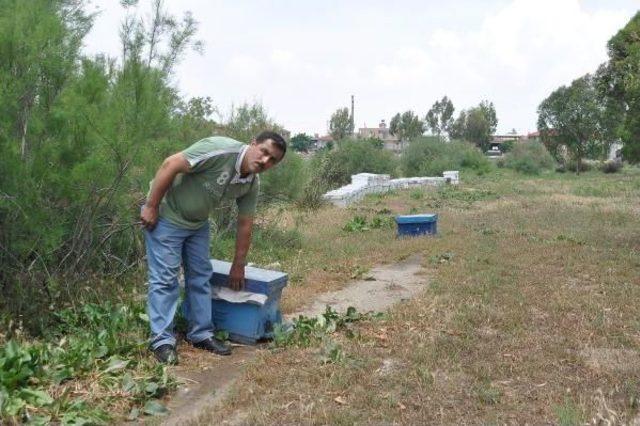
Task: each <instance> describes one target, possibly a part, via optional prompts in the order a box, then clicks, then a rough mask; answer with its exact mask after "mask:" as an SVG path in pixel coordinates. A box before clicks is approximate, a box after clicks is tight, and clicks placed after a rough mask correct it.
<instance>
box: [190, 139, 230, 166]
mask: <svg viewBox="0 0 640 426" xmlns="http://www.w3.org/2000/svg"><path fill="white" fill-rule="evenodd" d="M238 152H239V148H238V147H234V146H225V145H224V144H219V143H216V141H215V140H212V139H202V140H199V141H198V142H196V143H194V144H193V145H191V146H190V147H189V148H187V149H185V150H184V151H182V154H183V155H184V157H185V158H186V159H187V161H188V162H189V166H190V167H191V172H192V173H198V172H202V171H204V170H208V169H210V168H211V167H214V166H215V165H216V164H219V162H220V161H224V160H223V159H224V158H227V157H226V154H237V153H238Z"/></svg>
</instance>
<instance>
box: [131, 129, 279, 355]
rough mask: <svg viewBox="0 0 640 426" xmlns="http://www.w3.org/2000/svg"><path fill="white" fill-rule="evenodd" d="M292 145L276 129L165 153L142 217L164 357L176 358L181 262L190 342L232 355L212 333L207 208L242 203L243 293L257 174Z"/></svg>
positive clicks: (155, 328)
mask: <svg viewBox="0 0 640 426" xmlns="http://www.w3.org/2000/svg"><path fill="white" fill-rule="evenodd" d="M286 150H287V145H286V143H285V141H284V139H283V138H282V136H280V135H279V134H277V133H275V132H262V133H260V134H259V135H258V136H257V137H256V138H255V139H254V140H253V141H251V143H250V144H249V145H245V144H243V143H241V142H238V141H236V140H233V139H230V138H226V137H210V138H206V139H202V140H201V141H198V142H196V143H195V144H193V145H192V146H190V147H189V148H187V149H185V150H184V151H182V152H178V153H176V154H174V155H171V156H169V157H167V158H166V159H165V160H164V162H163V163H162V166H160V168H159V169H158V171H157V172H156V175H155V178H154V179H153V181H152V182H151V189H150V190H149V194H148V197H147V201H146V203H145V205H144V206H143V207H142V210H141V213H140V219H141V221H142V225H143V226H144V227H145V231H144V234H145V243H146V249H147V263H148V269H149V294H148V301H147V307H148V312H149V321H150V323H151V344H150V348H151V350H152V351H153V353H154V355H155V357H156V358H157V359H158V361H160V362H162V363H167V364H175V363H177V361H178V357H177V352H176V339H175V336H174V334H173V318H174V315H175V313H176V308H177V304H178V295H179V287H178V272H179V269H180V265H181V264H182V265H183V268H184V278H185V304H186V305H187V307H188V311H189V314H188V317H189V318H188V320H189V329H188V333H187V340H188V341H189V342H191V344H193V346H195V347H196V348H200V349H204V350H207V351H210V352H214V353H217V354H220V355H229V354H230V353H231V350H230V348H229V347H228V346H227V345H225V344H224V343H223V342H221V341H219V340H216V339H215V338H214V336H213V331H214V330H213V324H212V321H211V296H210V286H209V279H210V277H211V274H212V272H213V271H212V270H211V263H210V262H209V240H210V236H209V222H208V218H209V213H210V212H211V211H212V209H214V208H216V207H218V206H219V205H220V202H221V201H222V200H225V199H235V200H236V203H237V205H238V227H237V233H236V248H235V256H234V259H233V263H232V266H231V270H230V272H229V283H230V286H231V288H232V289H234V290H239V289H241V288H242V287H243V285H244V267H245V261H246V257H247V252H248V251H249V245H250V244H251V230H252V227H253V215H254V214H255V211H256V202H257V199H258V190H259V187H260V180H259V178H258V176H257V174H258V173H261V172H263V171H265V170H267V169H269V168H271V167H273V166H274V165H275V164H277V163H279V162H280V160H282V158H283V157H284V155H285V153H286Z"/></svg>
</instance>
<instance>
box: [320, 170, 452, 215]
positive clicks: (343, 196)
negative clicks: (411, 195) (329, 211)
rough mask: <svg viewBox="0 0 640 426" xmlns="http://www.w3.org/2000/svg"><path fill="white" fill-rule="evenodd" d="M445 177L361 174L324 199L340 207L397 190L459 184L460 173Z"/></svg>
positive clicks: (448, 173) (326, 195) (329, 193)
mask: <svg viewBox="0 0 640 426" xmlns="http://www.w3.org/2000/svg"><path fill="white" fill-rule="evenodd" d="M443 175H444V177H411V178H399V179H390V176H389V175H379V174H374V173H359V174H357V175H352V176H351V183H350V184H349V185H345V186H343V187H341V188H338V189H334V190H333V191H329V192H327V193H326V194H324V196H323V197H324V199H325V200H327V201H329V202H330V203H333V204H335V205H337V206H340V207H345V206H348V205H349V204H351V203H353V202H356V201H358V200H360V199H362V197H364V196H365V195H366V194H377V193H381V192H388V191H391V190H395V189H408V188H416V187H421V186H439V185H444V184H445V183H451V184H454V185H457V184H458V182H459V181H458V172H457V171H446V172H444V173H443Z"/></svg>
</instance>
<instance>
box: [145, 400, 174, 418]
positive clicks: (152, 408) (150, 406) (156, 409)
mask: <svg viewBox="0 0 640 426" xmlns="http://www.w3.org/2000/svg"><path fill="white" fill-rule="evenodd" d="M144 413H145V414H149V415H151V416H166V415H167V414H169V410H167V407H165V406H164V405H163V404H161V403H160V402H159V401H158V400H157V399H152V400H150V401H147V403H146V404H144Z"/></svg>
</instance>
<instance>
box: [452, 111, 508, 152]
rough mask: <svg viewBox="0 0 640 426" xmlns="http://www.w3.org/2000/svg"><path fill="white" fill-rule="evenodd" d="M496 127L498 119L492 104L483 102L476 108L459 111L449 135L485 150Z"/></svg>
mask: <svg viewBox="0 0 640 426" xmlns="http://www.w3.org/2000/svg"><path fill="white" fill-rule="evenodd" d="M497 126H498V117H497V115H496V109H495V107H494V106H493V102H489V101H486V100H484V101H482V102H480V104H479V105H478V106H476V107H473V108H470V109H468V110H462V111H460V114H459V115H458V118H457V119H456V120H455V121H454V122H453V124H452V125H451V128H450V129H451V130H450V135H451V137H452V138H453V139H464V140H466V141H469V142H472V143H474V144H475V145H476V146H478V147H479V148H481V149H482V150H486V149H487V146H488V143H489V142H490V141H491V137H492V136H493V134H494V133H495V132H496V128H497Z"/></svg>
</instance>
